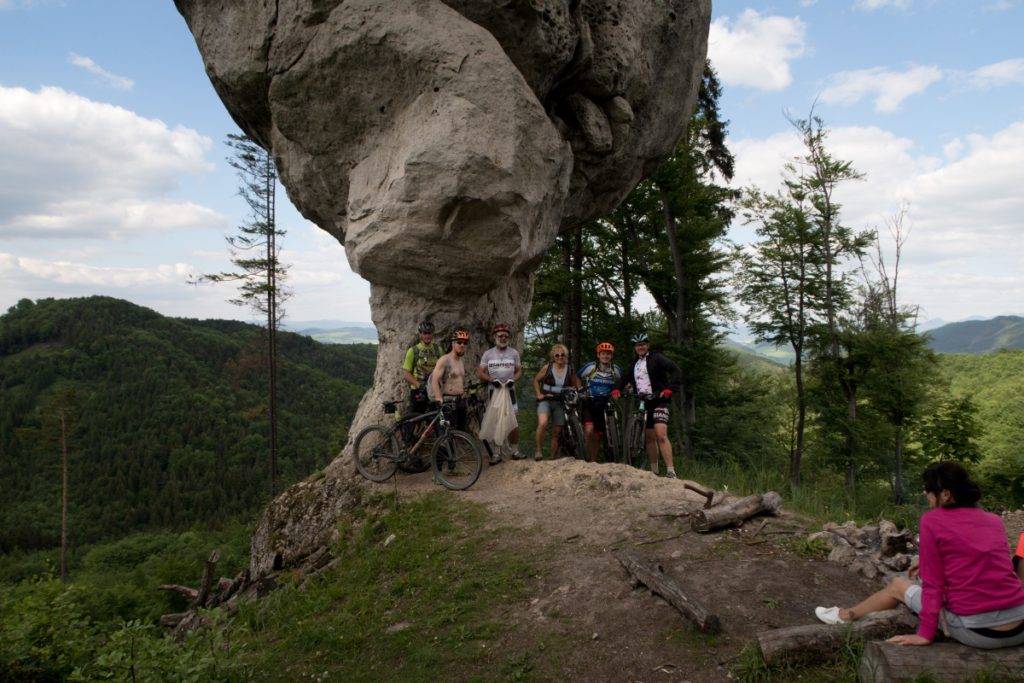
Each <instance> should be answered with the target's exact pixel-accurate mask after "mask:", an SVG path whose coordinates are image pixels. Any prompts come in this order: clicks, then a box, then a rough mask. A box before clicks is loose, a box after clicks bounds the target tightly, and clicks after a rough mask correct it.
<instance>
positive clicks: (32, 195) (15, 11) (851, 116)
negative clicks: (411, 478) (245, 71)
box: [0, 0, 1024, 321]
mask: <svg viewBox="0 0 1024 683" xmlns="http://www.w3.org/2000/svg"><path fill="white" fill-rule="evenodd" d="M752 4H753V3H748V2H732V1H727V0H722V1H720V2H716V3H715V16H714V21H713V25H712V29H711V35H710V48H709V55H710V58H711V60H712V63H713V65H714V66H715V68H716V69H717V70H718V73H719V75H720V78H721V80H722V82H723V85H724V95H723V99H722V103H721V106H722V111H723V113H724V116H725V117H726V118H728V119H729V120H730V122H731V123H730V136H729V139H728V144H729V146H730V148H731V150H732V151H733V153H734V154H735V156H736V178H735V181H734V184H735V185H736V186H737V187H745V186H748V185H757V186H759V187H762V188H764V189H767V190H770V189H772V188H773V187H775V186H777V184H778V181H779V175H780V171H781V167H782V164H783V163H784V162H785V161H787V160H788V159H790V158H791V157H792V156H793V155H794V154H796V153H798V152H799V139H798V138H797V136H796V135H795V134H794V132H793V130H792V127H791V126H790V124H789V122H788V121H787V114H789V115H791V116H792V115H795V116H806V114H807V113H808V112H809V111H810V110H811V108H812V107H814V110H815V112H816V113H818V114H820V115H822V116H823V117H824V119H825V121H826V122H827V124H828V126H829V127H830V129H831V137H830V142H829V146H830V148H831V150H832V151H833V152H834V153H835V154H836V156H838V157H840V158H843V159H847V160H849V161H851V162H852V163H853V165H854V166H855V167H856V168H857V169H858V170H860V171H862V172H864V173H865V174H866V178H865V180H864V181H862V182H857V183H850V184H848V185H847V186H845V187H843V188H842V189H841V191H840V200H841V202H842V203H843V205H844V217H845V218H844V220H845V222H846V223H847V224H848V225H851V226H853V227H856V228H861V229H864V228H881V229H883V230H884V226H885V224H886V221H887V220H889V219H890V218H891V217H892V216H893V215H894V213H895V212H897V211H899V210H900V208H901V207H906V209H907V224H908V225H909V226H910V227H911V237H910V241H909V243H908V245H907V252H906V260H905V264H904V270H903V272H902V277H903V278H904V289H903V292H904V298H905V303H914V304H918V305H920V306H921V309H922V319H928V318H941V319H943V320H946V321H955V320H962V319H966V318H970V317H977V316H982V317H986V318H987V317H993V316H995V315H1007V314H1009V315H1021V314H1024V304H1022V303H1021V302H1022V301H1024V268H1022V266H1024V218H1022V216H1024V193H1022V192H1021V191H1020V188H1021V187H1022V186H1024V52H1022V51H1021V48H1020V47H1019V43H1018V42H1016V41H1013V40H1012V39H1011V37H1012V34H1013V28H1012V27H1013V26H1014V25H1016V26H1017V27H1019V26H1021V25H1022V24H1024V3H1022V2H1019V1H1010V0H1001V1H999V2H982V3H977V4H976V6H974V7H967V8H965V7H964V6H963V3H957V2H954V1H953V0H842V1H841V2H840V1H837V2H829V3H825V2H815V0H787V1H779V2H775V3H772V4H771V5H770V9H754V8H753V7H752V6H751V5H752ZM0 38H2V39H4V41H5V44H6V45H8V46H9V50H8V52H9V53H10V57H9V58H7V59H5V60H4V62H3V63H0V138H2V139H3V140H4V141H5V144H4V145H2V146H0V174H2V178H3V180H4V182H3V183H2V184H0V293H2V294H0V308H2V310H6V309H7V308H8V307H9V306H11V305H13V304H14V303H15V302H16V301H17V300H19V299H21V298H24V297H28V298H32V299H37V298H43V297H50V296H53V297H68V296H86V295H89V294H104V295H109V296H116V297H119V298H124V299H128V300H130V301H133V302H135V303H138V304H141V305H144V306H148V307H150V308H154V309H156V310H157V311H159V312H161V313H164V314H168V315H177V316H188V317H204V318H205V317H230V318H238V319H243V320H249V319H251V318H252V316H251V315H249V314H248V313H247V312H246V311H245V310H242V309H238V308H236V307H233V306H231V305H230V304H228V303H227V302H226V299H228V298H229V297H230V295H231V292H230V290H229V288H226V287H224V286H198V287H197V286H195V285H190V284H188V281H189V279H190V277H192V276H194V275H195V274H197V273H203V272H217V271H220V270H224V269H226V268H228V267H230V264H229V262H228V253H227V250H226V248H225V245H224V235H226V234H228V233H230V232H231V231H232V229H233V226H234V225H235V224H236V223H238V222H239V221H241V220H243V219H244V216H245V207H244V205H243V204H242V202H241V201H240V200H239V199H238V197H237V196H236V189H235V186H236V182H235V178H234V176H233V171H232V169H231V168H230V167H229V166H228V164H227V162H226V161H225V156H226V154H227V148H226V147H225V146H224V144H223V140H224V136H225V134H227V133H229V132H234V131H235V130H236V128H235V125H234V123H233V122H232V121H231V119H230V118H229V117H228V115H227V113H226V112H225V111H224V108H223V105H222V104H221V103H220V101H219V100H218V99H217V97H216V95H215V94H214V92H213V89H212V87H211V86H210V83H209V81H208V79H207V77H206V74H205V72H204V70H203V67H202V63H201V61H200V59H199V56H198V53H197V50H196V48H195V44H194V42H193V40H192V37H191V35H190V34H189V33H188V30H187V28H186V27H185V24H184V22H183V21H182V20H181V18H180V17H179V16H178V15H177V13H176V11H175V10H174V7H173V3H171V2H170V1H169V0H168V1H167V2H158V3H131V2H127V0H119V1H117V2H110V3H107V4H105V5H104V7H103V10H102V11H97V10H96V9H95V8H92V9H91V10H90V9H89V8H86V7H83V6H82V5H81V4H80V3H74V2H39V1H38V0H35V1H32V2H27V1H24V0H21V1H19V0H0ZM949 45H956V46H957V49H956V51H950V50H949V49H948V46H949ZM1015 50H1016V52H1015ZM281 199H282V201H281V202H280V205H281V210H280V213H279V223H280V225H281V227H282V228H284V229H285V230H286V231H287V232H288V234H287V236H286V237H285V238H284V240H283V253H282V259H283V261H284V262H285V263H288V264H290V265H291V271H290V278H289V286H290V287H291V289H292V291H293V293H294V294H293V297H292V299H291V300H290V301H289V302H288V313H289V317H290V318H291V319H293V320H312V319H337V320H349V321H360V320H363V321H368V320H369V319H370V317H369V304H368V296H369V286H368V285H367V284H366V282H365V281H363V280H362V279H361V278H359V277H358V276H357V275H355V274H354V273H352V271H351V269H350V268H349V266H348V262H347V260H346V258H345V254H344V250H343V249H342V248H341V246H340V245H339V244H338V243H337V241H336V240H335V239H334V238H333V237H331V236H329V235H328V234H327V233H325V232H323V231H321V230H320V229H318V228H316V227H315V226H314V225H312V224H311V223H309V222H308V221H306V220H305V219H303V218H302V217H301V216H300V215H299V214H298V212H297V211H296V210H295V209H294V208H293V207H292V206H291V205H290V204H289V203H288V202H287V201H285V200H284V199H285V195H284V192H283V190H282V191H281ZM751 236H752V232H751V230H750V229H749V228H748V227H746V226H743V225H742V224H740V223H739V222H737V224H736V225H734V226H733V229H732V231H731V234H730V237H731V238H732V239H733V240H736V241H738V242H741V243H742V242H746V241H749V240H750V239H751Z"/></svg>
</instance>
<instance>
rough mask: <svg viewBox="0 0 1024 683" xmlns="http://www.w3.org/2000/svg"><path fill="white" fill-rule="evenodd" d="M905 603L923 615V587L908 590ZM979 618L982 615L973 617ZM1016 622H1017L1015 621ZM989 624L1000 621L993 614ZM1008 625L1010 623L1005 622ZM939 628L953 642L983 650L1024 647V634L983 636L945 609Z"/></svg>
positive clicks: (940, 616) (904, 599) (915, 586)
mask: <svg viewBox="0 0 1024 683" xmlns="http://www.w3.org/2000/svg"><path fill="white" fill-rule="evenodd" d="M903 602H904V603H905V604H906V605H907V607H909V608H910V611H912V612H913V613H914V614H920V613H921V587H920V586H919V585H917V584H916V583H915V584H913V585H911V586H910V588H908V589H907V592H906V593H905V594H904V596H903ZM973 616H975V617H978V616H980V615H977V614H975V615H973ZM1014 621H1016V620H1014ZM989 623H992V624H998V623H999V619H998V617H996V615H995V614H994V613H993V620H992V621H990V622H989ZM1003 623H1008V622H1003ZM939 626H940V628H942V631H943V633H945V634H946V635H947V636H949V637H950V638H952V639H953V640H955V641H957V642H959V643H963V644H964V645H968V646H970V647H977V648H980V649H983V650H994V649H996V648H1000V647H1014V646H1016V645H1024V633H1018V634H1017V635H1015V636H1011V637H1009V638H990V637H988V636H983V635H981V634H980V633H978V632H977V631H974V630H972V629H971V628H969V627H967V626H964V623H963V619H962V618H961V617H960V616H958V615H956V614H953V613H952V612H950V611H949V610H947V609H945V608H943V610H942V612H941V613H940V614H939Z"/></svg>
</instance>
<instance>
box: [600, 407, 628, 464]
mask: <svg viewBox="0 0 1024 683" xmlns="http://www.w3.org/2000/svg"><path fill="white" fill-rule="evenodd" d="M604 447H605V455H606V456H607V457H606V458H605V460H604V461H605V462H623V461H624V458H623V457H622V444H621V443H619V412H618V411H617V410H609V411H608V412H606V413H605V418H604Z"/></svg>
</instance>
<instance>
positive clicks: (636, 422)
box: [625, 414, 647, 469]
mask: <svg viewBox="0 0 1024 683" xmlns="http://www.w3.org/2000/svg"><path fill="white" fill-rule="evenodd" d="M625 456H626V459H627V460H628V463H629V464H630V465H632V466H633V467H637V468H639V469H643V467H644V463H645V462H646V461H647V449H646V448H644V415H643V414H641V415H639V416H637V415H631V416H630V418H629V421H628V422H627V423H626V448H625Z"/></svg>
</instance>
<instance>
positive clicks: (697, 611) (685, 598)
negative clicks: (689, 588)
mask: <svg viewBox="0 0 1024 683" xmlns="http://www.w3.org/2000/svg"><path fill="white" fill-rule="evenodd" d="M616 558H617V559H618V560H619V563H620V564H621V565H622V566H623V567H625V569H626V571H627V572H629V574H630V576H632V577H633V578H634V579H635V580H636V581H638V582H639V583H642V584H643V585H645V586H647V588H649V589H650V591H651V592H652V593H656V594H657V595H660V596H661V597H663V598H664V599H665V600H666V601H667V602H668V603H669V604H670V605H672V606H673V607H675V608H676V609H677V610H679V612H680V613H682V615H683V616H684V617H686V618H687V619H689V620H690V621H692V622H693V623H694V624H696V626H697V628H698V629H700V631H701V632H703V633H718V632H720V631H721V630H722V623H721V620H720V619H719V618H718V616H717V615H715V614H713V613H712V612H711V611H710V610H708V609H707V608H706V607H704V605H702V604H701V603H700V602H699V601H698V600H697V599H696V598H694V597H693V596H691V595H688V594H687V593H686V592H685V591H684V590H683V589H682V587H681V586H680V585H679V584H678V583H676V582H675V580H674V579H672V577H670V576H668V575H667V574H665V572H664V570H662V568H661V567H660V566H659V565H657V564H654V563H651V562H647V561H645V560H643V559H642V558H640V557H639V556H638V555H635V554H634V553H631V552H628V551H621V552H618V553H616Z"/></svg>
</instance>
